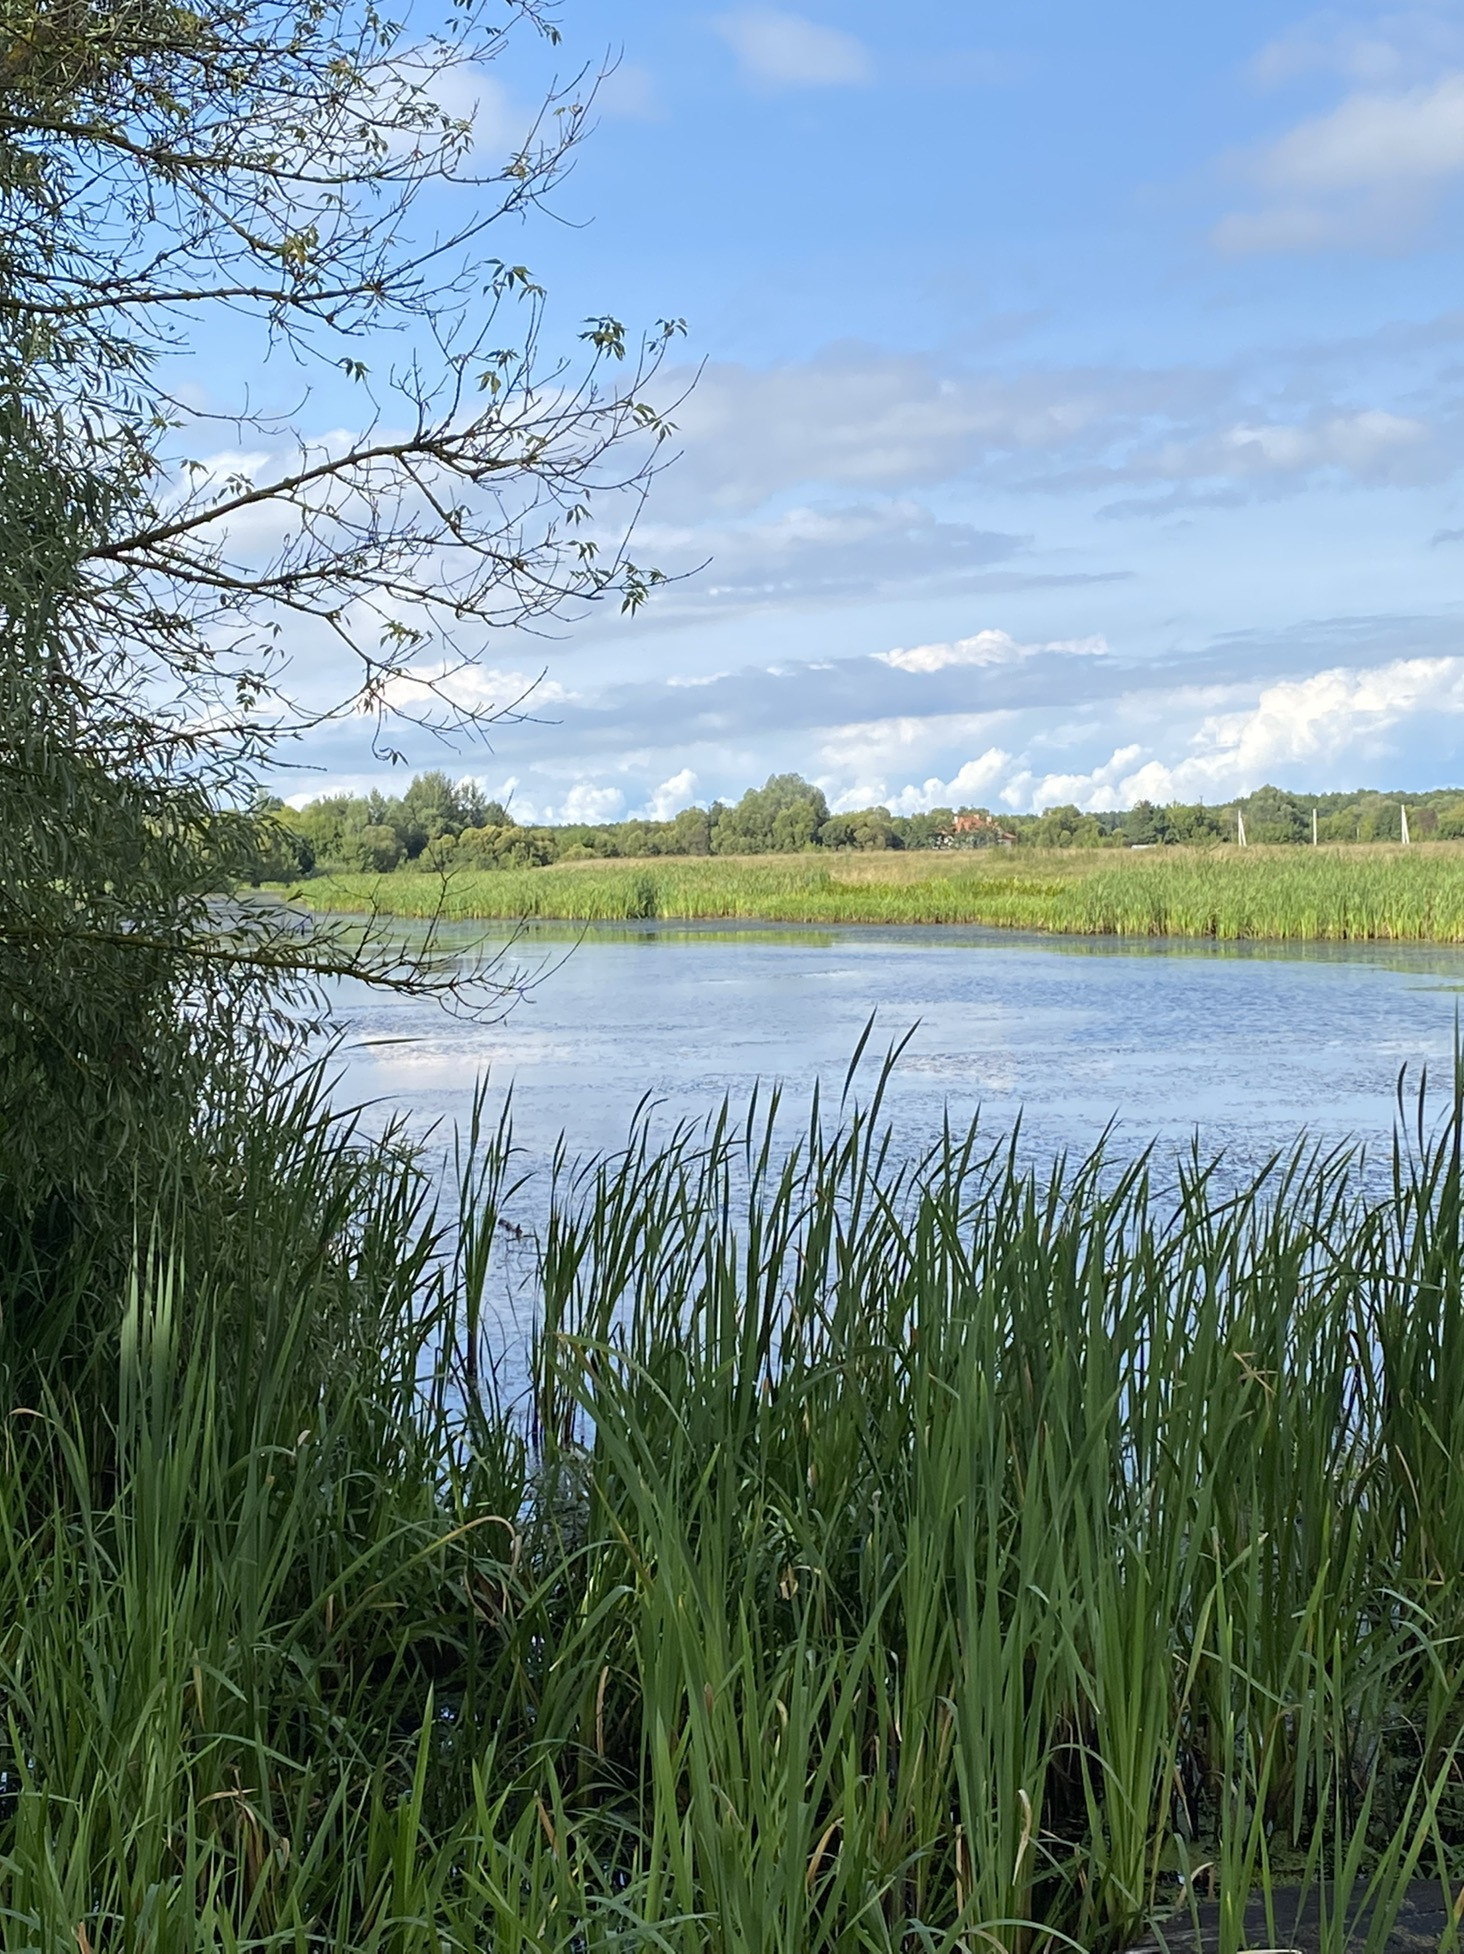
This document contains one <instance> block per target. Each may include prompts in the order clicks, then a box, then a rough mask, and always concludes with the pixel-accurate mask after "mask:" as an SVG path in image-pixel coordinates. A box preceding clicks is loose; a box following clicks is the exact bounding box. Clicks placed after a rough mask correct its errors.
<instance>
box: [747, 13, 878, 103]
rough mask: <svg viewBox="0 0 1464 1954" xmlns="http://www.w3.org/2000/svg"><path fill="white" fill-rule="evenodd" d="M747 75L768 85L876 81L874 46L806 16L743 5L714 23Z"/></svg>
mask: <svg viewBox="0 0 1464 1954" xmlns="http://www.w3.org/2000/svg"><path fill="white" fill-rule="evenodd" d="M711 24H712V27H713V30H714V31H715V32H716V33H717V34H719V35H720V36H721V37H722V39H723V40H724V41H725V42H726V43H727V45H728V46H729V47H730V48H731V49H732V51H733V53H734V54H735V55H736V56H737V61H738V66H739V67H740V69H741V71H742V74H743V76H744V78H745V79H746V80H748V81H751V82H755V83H757V84H759V85H760V86H762V87H765V88H850V87H858V86H861V85H862V84H864V83H866V82H870V81H873V79H874V62H873V61H872V59H871V58H870V54H869V50H868V49H867V48H866V47H865V46H864V44H863V43H862V42H861V41H857V40H855V38H854V36H853V35H852V34H846V33H844V32H843V31H842V29H840V28H837V27H823V26H820V25H819V23H818V22H816V21H812V20H805V19H804V18H803V16H802V15H801V14H789V13H781V12H778V11H777V10H775V9H774V8H771V7H742V8H739V9H738V10H737V11H736V12H735V13H726V14H718V15H717V16H716V17H715V18H714V19H713V21H712V23H711Z"/></svg>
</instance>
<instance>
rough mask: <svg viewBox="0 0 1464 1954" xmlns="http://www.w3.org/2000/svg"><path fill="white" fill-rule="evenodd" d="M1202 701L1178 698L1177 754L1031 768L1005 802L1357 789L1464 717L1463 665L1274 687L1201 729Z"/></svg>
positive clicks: (1420, 666) (1427, 662) (1414, 664)
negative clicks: (1428, 730)
mask: <svg viewBox="0 0 1464 1954" xmlns="http://www.w3.org/2000/svg"><path fill="white" fill-rule="evenodd" d="M1197 703H1198V701H1197V700H1196V697H1195V695H1194V694H1193V693H1192V692H1189V693H1187V692H1186V691H1185V690H1184V689H1182V688H1180V689H1177V690H1176V692H1175V694H1174V695H1173V698H1172V703H1171V708H1170V712H1171V717H1172V721H1173V723H1174V725H1175V728H1176V731H1178V730H1179V729H1180V728H1182V727H1183V726H1184V725H1185V723H1186V722H1188V723H1189V725H1190V727H1191V730H1190V731H1189V732H1188V734H1187V735H1182V736H1181V740H1180V742H1179V745H1178V748H1176V746H1174V745H1171V746H1170V747H1169V750H1168V751H1167V752H1162V751H1161V752H1155V751H1154V743H1153V742H1150V743H1148V744H1145V743H1139V742H1134V743H1130V744H1127V745H1124V746H1122V747H1119V748H1116V749H1115V750H1114V751H1113V753H1112V754H1110V756H1109V758H1108V759H1107V760H1106V761H1103V762H1102V763H1101V764H1099V765H1098V766H1096V767H1094V768H1092V769H1091V770H1089V771H1086V772H1081V771H1072V772H1061V773H1058V772H1049V773H1045V774H1038V773H1037V772H1035V771H1034V770H1032V769H1031V768H1030V767H1028V768H1026V769H1023V770H1022V771H1020V772H1018V773H1016V774H1014V775H1013V776H1012V777H1011V778H1010V779H1009V780H1008V781H1007V782H1006V783H1005V785H1004V786H1003V789H1002V799H1003V800H1004V801H1005V802H1006V803H1007V805H1008V806H1009V807H1012V808H1014V809H1026V808H1031V809H1041V808H1045V807H1053V806H1058V805H1061V804H1063V803H1066V802H1074V803H1076V805H1077V806H1079V807H1082V808H1105V807H1131V806H1132V805H1133V803H1134V802H1135V801H1137V800H1150V801H1155V802H1164V801H1176V800H1178V801H1195V800H1204V801H1221V800H1228V799H1229V798H1230V797H1231V796H1232V795H1235V794H1247V793H1250V792H1252V791H1253V790H1254V789H1255V788H1257V787H1259V786H1261V785H1262V784H1263V783H1264V782H1266V781H1280V782H1282V783H1297V782H1302V781H1308V780H1316V779H1318V778H1319V777H1325V778H1328V779H1334V780H1340V779H1341V778H1342V776H1343V774H1344V772H1347V773H1348V778H1349V783H1350V781H1351V780H1352V779H1353V778H1354V777H1362V776H1364V775H1365V774H1366V773H1367V772H1368V771H1369V770H1370V769H1371V768H1372V767H1374V766H1375V765H1376V763H1377V761H1378V760H1379V759H1382V758H1384V757H1386V756H1387V755H1389V754H1390V753H1392V752H1393V751H1394V749H1395V747H1396V745H1397V742H1398V740H1399V739H1400V738H1402V739H1404V740H1407V739H1408V738H1409V736H1410V735H1411V734H1412V732H1413V731H1414V729H1415V728H1418V727H1420V724H1421V722H1423V721H1425V720H1427V721H1437V720H1439V719H1440V718H1442V719H1444V720H1446V721H1447V720H1452V719H1458V718H1460V717H1461V716H1464V657H1455V658H1403V659H1395V660H1393V661H1391V662H1390V663H1388V664H1386V665H1380V666H1375V667H1373V668H1372V669H1370V670H1363V671H1348V670H1345V669H1336V670H1331V671H1324V672H1314V673H1312V674H1311V675H1309V676H1307V677H1305V678H1298V679H1286V680H1283V681H1281V682H1279V683H1277V684H1275V685H1268V686H1264V687H1263V688H1262V689H1261V691H1260V694H1259V696H1258V697H1257V698H1255V699H1254V701H1253V702H1248V703H1246V704H1244V705H1242V706H1239V707H1237V708H1235V709H1232V710H1228V711H1226V710H1222V711H1204V710H1203V709H1201V710H1200V712H1199V715H1198V723H1196V705H1197ZM1349 769H1350V772H1349V771H1348V770H1349Z"/></svg>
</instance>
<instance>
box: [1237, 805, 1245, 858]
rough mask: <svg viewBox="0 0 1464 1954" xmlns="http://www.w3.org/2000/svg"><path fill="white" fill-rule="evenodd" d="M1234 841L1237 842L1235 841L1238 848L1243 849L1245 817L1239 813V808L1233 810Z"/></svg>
mask: <svg viewBox="0 0 1464 1954" xmlns="http://www.w3.org/2000/svg"><path fill="white" fill-rule="evenodd" d="M1235 839H1236V840H1237V841H1238V842H1239V844H1240V846H1241V847H1242V848H1244V846H1245V816H1244V815H1243V814H1242V813H1241V811H1240V809H1239V808H1237V809H1236V810H1235Z"/></svg>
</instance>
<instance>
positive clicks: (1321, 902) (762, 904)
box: [289, 843, 1464, 943]
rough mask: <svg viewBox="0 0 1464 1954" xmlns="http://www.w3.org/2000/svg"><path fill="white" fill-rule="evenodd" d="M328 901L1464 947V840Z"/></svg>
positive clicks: (446, 878) (434, 886)
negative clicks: (1463, 842)
mask: <svg viewBox="0 0 1464 1954" xmlns="http://www.w3.org/2000/svg"><path fill="white" fill-rule="evenodd" d="M289 894H290V897H291V899H292V900H294V901H297V902H300V903H303V904H305V905H308V906H309V907H311V908H315V909H321V910H341V911H374V912H375V913H378V914H383V915H391V916H402V917H413V918H428V917H433V916H438V917H441V918H442V919H444V920H449V921H458V920H468V919H474V918H477V919H482V920H490V919H491V920H495V921H513V920H518V919H520V918H525V917H541V918H544V919H559V920H563V921H569V922H589V923H593V922H615V921H625V920H627V919H637V918H642V919H644V918H654V917H665V918H667V919H668V920H678V921H693V920H712V919H723V920H736V921H748V922H754V921H756V922H780V923H907V924H913V923H967V924H985V925H989V926H991V927H993V928H998V929H1024V930H1047V931H1056V932H1064V933H1071V934H1073V935H1082V936H1191V937H1215V938H1219V939H1222V940H1227V941H1239V940H1243V939H1247V938H1273V939H1288V938H1290V939H1295V940H1300V941H1309V942H1335V943H1345V942H1397V943H1461V942H1464V847H1454V846H1450V845H1448V844H1444V843H1431V844H1428V845H1427V846H1418V845H1415V846H1414V847H1412V848H1402V847H1397V846H1387V845H1384V846H1356V845H1354V846H1350V847H1345V848H1343V847H1333V848H1328V847H1322V848H1317V849H1312V848H1304V847H1303V848H1297V847H1288V848H1281V847H1277V848H1248V849H1245V850H1240V849H1234V848H1227V849H1223V850H1222V849H1214V848H1211V849H1190V848H1162V849H1160V848H1156V849H1135V850H1131V851H1125V852H1121V853H1120V852H1118V851H1110V850H1106V849H1105V850H1097V849H1093V850H1083V849H1048V850H1038V849H1025V848H1024V849H1020V850H1017V849H1012V850H1006V849H987V850H982V851H974V850H972V851H960V852H957V851H955V850H950V851H934V850H932V851H924V852H920V853H907V854H874V855H856V854H850V855H847V856H842V857H839V858H837V859H836V860H834V861H833V862H830V861H829V860H828V859H827V857H826V856H825V857H818V856H813V855H787V856H766V855H765V856H757V857H703V858H682V859H671V860H668V859H665V858H660V859H655V860H641V861H634V860H631V861H627V860H615V861H601V862H575V863H565V864H560V865H556V866H553V867H547V868H536V869H519V870H512V869H506V870H490V871H479V872H472V871H462V872H452V873H448V874H446V875H431V874H424V873H416V872H412V871H403V870H398V871H396V872H394V873H392V874H389V875H381V876H366V875H322V876H319V877H317V878H314V879H311V880H307V881H304V882H301V883H298V884H295V885H292V886H291V887H290V889H289Z"/></svg>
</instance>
